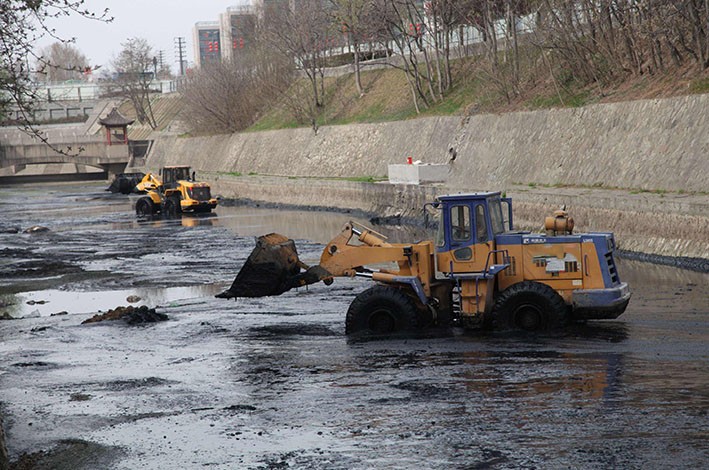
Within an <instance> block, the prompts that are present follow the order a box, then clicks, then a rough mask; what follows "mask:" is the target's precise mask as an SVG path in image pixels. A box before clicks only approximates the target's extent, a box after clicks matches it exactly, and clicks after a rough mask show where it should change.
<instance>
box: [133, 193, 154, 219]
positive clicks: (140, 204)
mask: <svg viewBox="0 0 709 470" xmlns="http://www.w3.org/2000/svg"><path fill="white" fill-rule="evenodd" d="M135 213H136V214H137V215H138V217H150V216H151V215H153V214H154V213H155V204H153V201H152V200H151V199H150V198H149V197H141V198H140V199H138V200H137V201H136V203H135Z"/></svg>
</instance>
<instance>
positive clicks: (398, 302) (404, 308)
mask: <svg viewBox="0 0 709 470" xmlns="http://www.w3.org/2000/svg"><path fill="white" fill-rule="evenodd" d="M417 313H418V310H417V308H416V305H415V303H414V301H413V299H412V298H411V297H409V296H408V295H406V294H405V293H404V292H403V291H402V290H401V289H397V288H394V287H387V286H380V285H378V286H374V287H370V288H369V289H367V290H366V291H364V292H362V293H361V294H359V295H358V296H357V297H355V299H354V301H352V304H350V308H349V309H348V310H347V317H346V320H345V332H346V333H347V334H348V335H349V334H352V333H359V332H370V333H380V334H381V333H394V332H397V331H406V330H412V329H414V328H416V327H417V326H418V321H417Z"/></svg>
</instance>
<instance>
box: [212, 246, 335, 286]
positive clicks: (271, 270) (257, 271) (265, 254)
mask: <svg viewBox="0 0 709 470" xmlns="http://www.w3.org/2000/svg"><path fill="white" fill-rule="evenodd" d="M301 269H304V270H305V271H304V272H301ZM329 277H330V274H329V273H328V272H327V271H326V270H324V269H322V268H321V267H320V266H313V267H308V266H307V265H306V264H305V263H303V262H302V261H300V259H299V258H298V251H297V250H296V248H295V242H293V240H291V239H289V238H286V237H284V236H283V235H279V234H277V233H271V234H268V235H263V236H261V237H259V238H258V240H257V242H256V247H255V248H254V250H253V251H252V252H251V254H250V255H249V257H248V258H247V259H246V263H244V266H243V267H242V268H241V271H239V273H238V274H237V275H236V279H234V282H233V283H232V285H231V287H230V288H229V289H227V290H225V291H224V292H222V293H221V294H217V297H218V298H222V299H231V298H233V297H266V296H270V295H280V294H282V293H284V292H286V291H288V290H290V289H292V288H294V287H300V286H304V285H307V284H313V283H315V282H318V281H320V280H325V279H329Z"/></svg>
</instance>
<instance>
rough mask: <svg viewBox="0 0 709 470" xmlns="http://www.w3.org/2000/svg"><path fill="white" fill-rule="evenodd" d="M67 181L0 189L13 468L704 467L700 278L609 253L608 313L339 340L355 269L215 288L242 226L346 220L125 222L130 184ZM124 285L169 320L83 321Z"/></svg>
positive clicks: (222, 211) (239, 254)
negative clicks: (502, 328)
mask: <svg viewBox="0 0 709 470" xmlns="http://www.w3.org/2000/svg"><path fill="white" fill-rule="evenodd" d="M79 185H80V186H77V183H73V184H54V185H42V186H37V185H35V186H9V187H3V188H0V209H1V210H2V213H3V215H4V218H3V221H2V224H1V226H0V229H3V230H2V232H3V233H0V253H2V261H0V315H5V316H7V317H13V318H15V319H12V320H6V321H2V322H0V340H1V342H0V352H1V353H2V357H3V358H4V360H3V362H2V364H0V397H1V398H0V401H1V405H0V406H1V408H0V409H1V410H2V414H3V416H4V420H5V430H6V439H7V447H8V450H9V453H10V457H11V459H12V460H14V461H15V462H16V466H17V468H55V469H77V468H86V469H103V468H115V469H134V468H148V469H162V468H166V465H167V466H169V467H171V468H200V467H207V468H219V469H222V468H223V469H231V468H274V469H275V468H316V469H317V468H321V469H333V468H335V469H339V468H341V469H358V468H431V469H449V468H520V467H521V468H560V467H563V468H567V467H572V468H618V467H621V468H666V467H676V466H682V467H686V468H699V467H703V466H706V462H707V461H709V444H707V442H708V441H709V425H708V424H707V423H709V419H708V418H707V411H708V410H709V392H708V391H707V389H708V387H707V385H708V384H709V346H708V344H709V275H707V274H702V273H697V272H690V271H683V270H679V269H676V268H670V267H665V266H656V265H652V264H646V263H640V262H637V261H629V260H623V259H620V260H619V263H618V264H619V273H620V276H621V279H622V280H624V281H626V282H628V283H629V284H630V286H631V289H632V291H633V298H632V300H631V303H630V305H629V307H628V310H627V311H626V312H625V313H624V314H623V315H622V316H621V317H619V318H618V319H617V320H613V321H599V322H589V323H587V324H582V325H573V326H569V327H567V328H565V329H562V330H560V331H555V332H550V333H544V334H534V335H531V334H521V333H510V332H484V333H483V332H471V331H464V330H459V329H456V328H453V329H449V330H445V331H430V332H425V333H422V334H418V335H410V336H405V337H402V336H398V337H391V338H355V339H353V338H348V337H347V336H345V334H344V316H345V312H346V310H347V307H348V305H349V303H350V302H351V300H352V299H353V298H354V296H355V295H356V293H357V292H359V291H361V290H364V289H365V288H366V287H367V286H368V281H367V280H364V279H337V280H336V281H335V283H334V284H333V285H332V286H325V285H323V284H318V285H313V286H310V287H309V288H307V289H300V290H295V291H291V292H288V293H286V294H284V295H282V296H279V297H269V298H262V299H239V300H238V301H236V302H234V301H225V300H221V299H216V298H214V294H216V293H218V292H220V291H221V290H223V289H224V288H226V287H228V285H229V284H230V283H231V281H232V280H233V278H234V276H235V274H236V272H237V271H238V269H239V268H240V266H241V264H242V263H243V262H244V260H245V259H246V257H247V256H248V254H249V253H250V251H251V249H252V247H253V245H254V237H255V236H258V235H262V234H265V233H269V232H278V233H283V234H285V235H288V236H290V237H292V238H294V239H296V243H297V246H298V250H299V253H300V256H301V258H302V259H303V260H305V261H306V262H316V261H317V259H318V258H319V255H320V251H321V250H322V247H323V245H324V243H325V242H326V241H328V240H329V239H330V238H332V237H333V236H334V235H335V234H337V233H338V232H339V230H340V228H341V227H342V225H343V224H344V223H345V222H347V221H348V220H349V219H350V218H352V214H346V213H329V212H309V211H284V210H278V209H273V208H261V207H254V206H239V205H236V206H230V207H226V206H220V207H218V208H217V210H216V211H215V213H214V214H212V215H208V216H201V217H189V216H184V217H182V218H181V219H176V220H152V221H138V220H136V217H135V214H134V210H133V206H134V204H135V200H136V198H135V197H134V196H124V195H119V194H110V193H107V192H105V191H103V189H104V188H105V187H106V185H102V184H98V183H95V182H89V183H79ZM355 219H356V220H358V221H359V222H362V223H368V221H367V220H362V219H361V218H356V217H355ZM32 226H42V227H46V228H47V229H48V230H47V231H35V232H34V233H23V230H25V229H27V228H29V227H32ZM15 229H17V230H15ZM376 229H377V230H378V231H380V232H382V233H385V234H387V235H389V236H390V237H391V238H392V240H394V241H398V240H402V241H403V240H418V239H422V238H425V237H427V234H426V233H425V230H423V229H420V228H412V227H396V226H381V227H376ZM15 232H16V233H15ZM129 297H132V300H133V303H132V305H136V306H137V305H147V306H149V307H151V308H156V310H157V311H158V312H160V313H164V314H166V315H167V316H168V321H164V322H157V323H150V324H142V325H137V326H131V325H127V324H125V323H123V322H121V321H113V322H101V323H96V324H91V325H85V324H82V321H84V320H86V319H87V318H89V317H91V316H93V315H95V314H96V313H99V312H105V311H106V310H108V309H111V308H114V307H116V306H119V305H122V306H125V305H128V304H129V303H128V301H127V299H128V298H129ZM135 298H139V299H140V300H135ZM22 465H29V466H25V467H22Z"/></svg>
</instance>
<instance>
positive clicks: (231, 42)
mask: <svg viewBox="0 0 709 470" xmlns="http://www.w3.org/2000/svg"><path fill="white" fill-rule="evenodd" d="M256 21H257V17H256V10H255V8H254V7H252V6H251V5H243V6H234V7H229V8H227V10H226V12H224V13H222V14H221V15H219V26H220V32H221V37H222V44H223V47H222V51H221V53H222V59H223V60H225V61H229V60H235V59H237V58H238V56H239V54H240V53H242V52H244V51H245V50H248V48H249V47H250V45H251V44H253V40H254V36H255V34H256Z"/></svg>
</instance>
